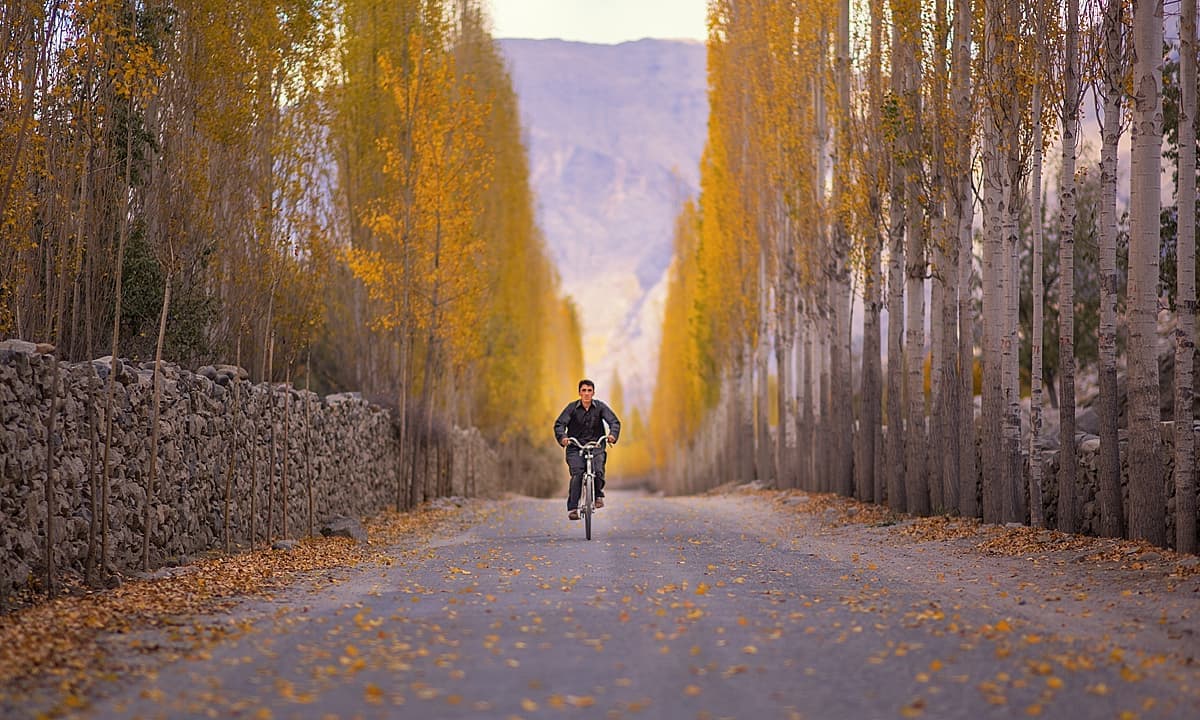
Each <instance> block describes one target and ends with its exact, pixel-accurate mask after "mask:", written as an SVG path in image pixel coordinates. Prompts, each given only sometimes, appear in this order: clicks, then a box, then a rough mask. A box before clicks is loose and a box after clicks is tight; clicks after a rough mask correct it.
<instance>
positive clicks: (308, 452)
mask: <svg viewBox="0 0 1200 720" xmlns="http://www.w3.org/2000/svg"><path fill="white" fill-rule="evenodd" d="M304 491H305V495H306V496H307V497H308V533H307V536H308V537H312V534H313V528H314V526H315V525H314V520H313V471H312V348H311V347H310V348H309V350H308V359H307V360H305V362H304Z"/></svg>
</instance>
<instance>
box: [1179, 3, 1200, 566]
mask: <svg viewBox="0 0 1200 720" xmlns="http://www.w3.org/2000/svg"><path fill="white" fill-rule="evenodd" d="M1179 36H1180V44H1179V89H1180V112H1179V181H1178V183H1179V184H1178V190H1177V202H1178V203H1179V242H1178V245H1177V246H1176V253H1177V256H1176V262H1175V268H1176V272H1177V280H1176V283H1177V287H1178V290H1177V292H1178V295H1177V296H1176V300H1175V303H1176V308H1177V317H1176V322H1175V549H1176V550H1178V551H1180V552H1186V553H1195V552H1196V544H1197V539H1196V432H1195V430H1194V429H1193V427H1192V415H1193V413H1192V382H1193V380H1194V379H1193V377H1192V376H1193V366H1192V363H1193V362H1194V356H1195V352H1196V222H1195V219H1196V89H1197V88H1196V0H1182V4H1181V22H1180V26H1179Z"/></svg>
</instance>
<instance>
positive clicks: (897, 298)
mask: <svg viewBox="0 0 1200 720" xmlns="http://www.w3.org/2000/svg"><path fill="white" fill-rule="evenodd" d="M900 32H901V31H900V29H899V27H898V26H897V25H896V24H895V23H894V24H893V26H892V47H893V48H896V47H899V45H900V42H901V41H900ZM903 67H904V65H903V61H901V62H900V64H899V66H898V68H899V69H894V70H893V72H892V79H891V91H892V94H893V96H896V97H900V96H902V95H903V93H904V91H905V88H904V84H903V83H904V81H903V75H904V73H903ZM902 152H903V148H902V147H901V146H900V144H899V143H894V144H893V147H892V153H891V154H892V158H891V163H892V168H891V202H890V203H889V208H888V298H887V312H888V344H887V365H888V371H887V372H888V388H887V438H886V441H887V446H886V450H885V452H886V455H887V459H886V461H885V465H886V469H887V473H888V483H887V485H888V487H887V497H888V507H889V508H891V509H892V510H894V511H896V512H904V511H905V510H906V509H908V495H907V494H906V493H905V490H904V481H905V474H904V461H905V432H904V407H905V406H904V397H903V393H904V361H905V358H904V270H905V265H904V235H905V232H906V231H907V229H908V228H907V227H906V226H905V220H906V215H905V208H904V202H905V193H904V186H905V166H904V164H903V162H902V161H901V159H900V158H899V157H897V155H899V154H901V153H902ZM909 361H910V362H912V361H913V359H912V358H909Z"/></svg>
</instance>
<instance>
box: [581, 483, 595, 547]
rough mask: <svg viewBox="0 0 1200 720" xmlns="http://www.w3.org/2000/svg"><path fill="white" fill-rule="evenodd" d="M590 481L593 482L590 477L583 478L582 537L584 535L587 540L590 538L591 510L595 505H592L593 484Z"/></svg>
mask: <svg viewBox="0 0 1200 720" xmlns="http://www.w3.org/2000/svg"><path fill="white" fill-rule="evenodd" d="M592 482H593V481H592V478H590V477H585V478H584V487H583V494H584V498H583V534H584V537H586V538H587V539H588V540H591V539H592V512H594V511H595V505H594V503H595V500H594V499H593V495H594V491H593V488H594V487H595V486H594V485H593V484H592Z"/></svg>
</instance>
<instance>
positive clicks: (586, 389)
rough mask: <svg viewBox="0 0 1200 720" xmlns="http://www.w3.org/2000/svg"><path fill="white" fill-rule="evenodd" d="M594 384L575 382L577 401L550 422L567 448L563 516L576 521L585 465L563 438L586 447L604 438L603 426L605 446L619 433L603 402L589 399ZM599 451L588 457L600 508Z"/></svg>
mask: <svg viewBox="0 0 1200 720" xmlns="http://www.w3.org/2000/svg"><path fill="white" fill-rule="evenodd" d="M595 394H596V384H595V383H593V382H592V381H591V380H588V379H586V378H585V379H583V380H580V381H579V399H578V400H575V401H574V402H572V403H570V404H568V405H567V406H566V407H565V408H563V411H562V413H560V414H559V416H558V419H557V420H555V421H554V438H555V439H556V440H558V444H559V445H562V446H563V447H564V448H566V449H567V467H568V468H569V469H570V471H571V489H570V491H569V492H568V494H567V517H568V518H570V519H571V520H578V519H579V495H580V493H581V492H582V490H583V471H584V468H585V467H586V465H587V463H586V462H585V461H584V459H583V457H581V456H580V454H579V449H578V448H577V447H576V446H575V445H569V444H568V443H569V442H570V441H569V440H568V439H567V438H575V439H576V440H578V441H579V442H580V443H582V444H584V445H586V444H588V443H590V442H593V441H595V440H599V439H600V438H602V437H605V430H604V425H605V423H607V424H608V433H607V439H608V444H609V445H616V444H617V438H618V437H619V436H620V434H621V421H620V420H618V419H617V415H616V413H614V412H613V411H612V409H611V408H609V407H608V406H607V405H605V404H604V403H602V402H600V401H599V400H596V399H594V398H593V396H594V395H595ZM605 454H606V453H605V451H604V450H600V451H598V452H596V453H595V454H594V455H593V456H592V469H593V470H594V471H595V473H596V507H597V508H602V507H604V457H605Z"/></svg>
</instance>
